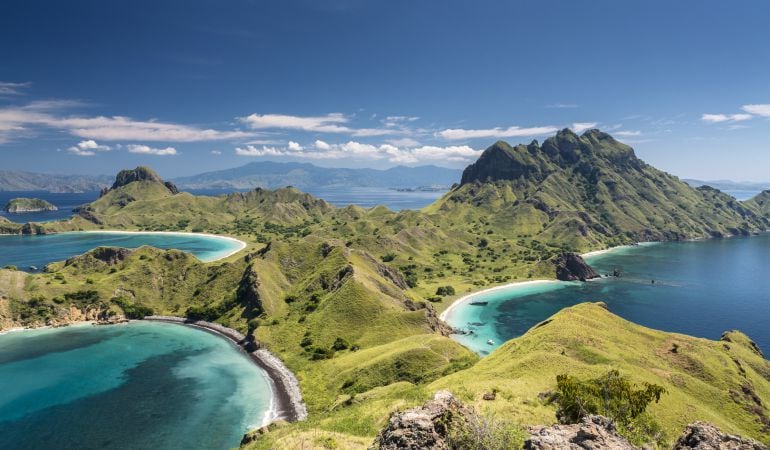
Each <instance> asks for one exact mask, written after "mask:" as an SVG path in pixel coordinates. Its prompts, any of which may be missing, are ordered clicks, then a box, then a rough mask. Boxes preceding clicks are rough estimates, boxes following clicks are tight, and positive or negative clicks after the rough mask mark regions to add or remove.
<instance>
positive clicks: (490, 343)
mask: <svg viewBox="0 0 770 450" xmlns="http://www.w3.org/2000/svg"><path fill="white" fill-rule="evenodd" d="M487 344H489V345H495V341H493V340H492V339H490V340H488V341H487Z"/></svg>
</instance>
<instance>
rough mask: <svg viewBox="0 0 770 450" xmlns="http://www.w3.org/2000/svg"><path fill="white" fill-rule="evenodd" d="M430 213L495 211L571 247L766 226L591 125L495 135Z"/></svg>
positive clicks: (517, 228)
mask: <svg viewBox="0 0 770 450" xmlns="http://www.w3.org/2000/svg"><path fill="white" fill-rule="evenodd" d="M428 211H429V212H431V213H434V214H442V215H445V216H451V217H455V218H458V217H459V218H473V217H474V216H478V214H479V212H480V211H486V212H492V211H494V212H495V215H494V220H495V222H496V225H497V226H496V227H495V228H497V229H499V230H505V229H506V228H508V229H509V230H511V231H512V232H513V233H515V234H517V235H521V234H525V235H527V236H530V237H532V238H534V239H537V240H540V241H543V242H550V243H564V244H567V245H570V246H572V247H573V248H576V249H579V250H587V249H590V248H597V247H603V246H608V245H618V244H623V243H629V242H636V241H651V240H677V239H684V238H704V237H718V236H726V235H737V234H748V233H751V232H754V231H758V230H764V229H766V228H768V226H769V224H770V222H768V219H767V217H766V216H762V215H760V214H759V211H758V210H757V209H756V208H753V207H752V206H751V205H744V204H742V203H741V202H739V201H737V200H735V199H733V198H732V197H730V196H728V195H726V194H724V193H721V192H720V191H717V190H716V189H713V188H709V187H701V188H697V189H695V188H692V187H690V186H689V185H688V184H686V183H684V182H683V181H681V180H679V179H678V178H677V177H674V176H672V175H669V174H667V173H665V172H662V171H660V170H657V169H655V168H654V167H652V166H649V165H648V164H646V163H644V162H643V161H642V160H640V159H639V158H637V157H636V155H635V154H634V151H633V149H632V148H631V147H628V146H627V145H625V144H623V143H621V142H618V141H616V140H615V139H613V138H612V136H610V135H608V134H606V133H602V132H601V131H598V130H589V131H587V132H585V133H584V134H583V135H582V136H578V135H576V134H574V133H573V132H572V131H570V130H566V129H565V130H562V131H560V132H559V133H558V134H557V135H556V136H554V137H551V138H548V139H546V140H545V142H543V144H542V145H539V144H538V142H537V141H533V142H532V143H530V144H529V145H517V146H516V147H511V146H510V145H508V144H507V143H505V142H497V143H496V144H494V145H493V146H491V147H489V148H488V149H487V150H485V151H484V153H483V154H482V155H481V157H479V160H478V161H477V162H476V163H474V164H472V165H470V166H469V167H468V168H466V169H465V172H463V177H462V180H461V184H460V186H459V187H457V188H456V189H453V190H452V191H450V192H449V193H447V194H446V195H445V196H444V197H443V198H442V199H440V200H439V201H438V202H436V203H435V204H433V205H431V206H430V207H428ZM505 224H511V225H509V226H507V227H506V225H505Z"/></svg>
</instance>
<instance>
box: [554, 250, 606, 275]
mask: <svg viewBox="0 0 770 450" xmlns="http://www.w3.org/2000/svg"><path fill="white" fill-rule="evenodd" d="M552 261H553V264H554V265H555V266H556V278H557V279H559V280H562V281H578V280H580V281H586V280H590V279H592V278H599V274H598V273H596V271H595V270H594V269H593V267H591V266H589V265H588V263H586V262H585V260H583V258H582V257H581V256H580V255H578V254H577V253H572V252H565V253H562V254H560V255H559V256H557V257H555V258H554V259H553V260H552Z"/></svg>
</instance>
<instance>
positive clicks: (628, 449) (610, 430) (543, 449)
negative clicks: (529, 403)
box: [524, 416, 638, 450]
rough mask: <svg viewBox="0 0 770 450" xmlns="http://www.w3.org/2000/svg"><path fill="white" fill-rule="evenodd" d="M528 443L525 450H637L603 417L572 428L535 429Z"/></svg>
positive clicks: (541, 427) (562, 426)
mask: <svg viewBox="0 0 770 450" xmlns="http://www.w3.org/2000/svg"><path fill="white" fill-rule="evenodd" d="M529 432H530V433H531V434H532V436H530V437H529V439H527V440H526V441H525V442H524V449H525V450H561V449H565V450H567V449H569V450H599V449H606V450H635V449H637V448H638V447H635V446H634V445H632V444H631V443H630V442H628V440H626V438H624V437H622V436H620V435H618V434H617V430H616V429H615V426H614V425H613V424H612V422H611V421H610V420H609V419H608V418H606V417H603V416H587V417H585V418H583V422H582V423H578V424H572V425H554V426H550V427H547V426H534V427H530V428H529Z"/></svg>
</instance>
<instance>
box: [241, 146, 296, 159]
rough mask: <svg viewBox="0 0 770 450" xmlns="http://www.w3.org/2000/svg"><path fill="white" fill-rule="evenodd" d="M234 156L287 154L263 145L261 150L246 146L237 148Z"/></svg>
mask: <svg viewBox="0 0 770 450" xmlns="http://www.w3.org/2000/svg"><path fill="white" fill-rule="evenodd" d="M235 154H236V155H238V156H285V155H287V154H288V152H287V151H284V150H280V149H277V148H275V147H268V146H266V145H263V146H262V148H257V147H255V146H253V145H247V146H246V147H237V148H236V149H235Z"/></svg>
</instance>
